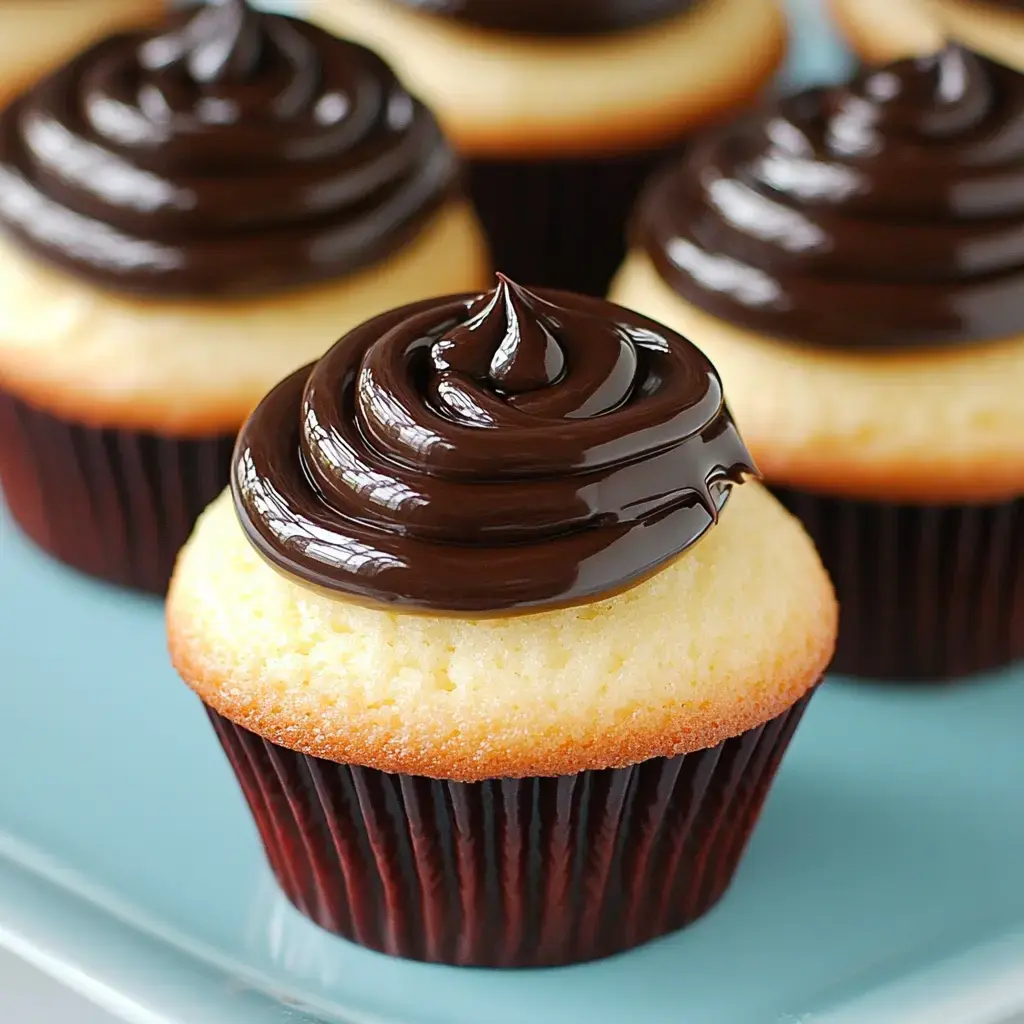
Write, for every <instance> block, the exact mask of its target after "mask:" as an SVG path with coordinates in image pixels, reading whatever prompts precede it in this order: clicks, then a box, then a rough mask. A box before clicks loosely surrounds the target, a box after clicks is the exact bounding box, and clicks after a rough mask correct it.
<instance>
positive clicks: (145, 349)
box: [0, 0, 486, 591]
mask: <svg viewBox="0 0 1024 1024" xmlns="http://www.w3.org/2000/svg"><path fill="white" fill-rule="evenodd" d="M0 231H2V233H0V308H2V309H3V318H2V321H0V481H2V483H3V488H4V493H5V496H6V499H7V502H8V504H9V505H10V508H11V511H12V512H13V514H14V516H15V518H16V519H17V520H18V521H19V522H20V524H21V525H22V527H23V528H24V529H25V531H26V532H27V533H28V534H29V535H30V536H31V537H33V538H34V539H35V540H36V541H38V542H39V543H40V544H41V545H42V546H43V547H45V548H47V549H48V550H49V551H51V552H52V553H54V554H55V555H57V556H58V557H59V558H61V559H63V560H64V561H66V562H68V563H70V564H72V565H74V566H77V567H78V568H80V569H83V570H85V571H87V572H90V573H94V574H96V575H99V576H103V577H105V578H107V579H111V580H115V581H117V582H120V583H125V584H129V585H132V586H137V587H141V588H144V589H147V590H153V591H162V590H163V588H164V587H165V586H166V582H167V579H168V577H169V574H170V570H171V566H172V564H173V558H174V555H175V553H176V551H177V549H178V548H179V547H180V545H181V544H182V543H183V542H184V540H185V538H186V537H187V536H188V533H189V530H190V528H191V525H192V523H193V522H194V519H195V516H196V515H198V513H199V512H200V511H201V509H202V508H203V507H204V506H205V505H206V504H207V503H208V502H209V501H210V500H211V499H212V498H213V497H214V495H215V494H217V493H218V492H219V491H220V490H221V489H222V488H223V486H224V485H225V483H226V481H227V468H228V460H229V456H230V451H231V446H232V443H233V440H234V435H235V433H236V431H237V428H238V426H239V425H240V424H241V422H242V420H243V418H244V417H245V415H246V413H247V412H248V411H249V410H250V409H251V408H252V406H253V405H254V404H255V403H256V402H257V401H258V400H259V398H260V397H261V396H262V395H263V394H264V393H265V392H266V390H267V389H268V388H269V387H270V386H271V385H272V384H273V383H274V382H275V381H277V380H279V379H280V378H281V377H282V376H283V375H284V374H286V373H288V372H289V371H290V370H293V369H294V368H295V367H296V366H299V365H302V363H303V362H306V361H308V360H309V359H311V358H314V357H315V356H316V355H318V354H319V353H321V352H322V351H323V350H324V349H326V348H327V347H328V345H330V344H331V343H332V342H333V341H334V340H335V339H336V337H337V333H338V331H339V330H345V329H346V328H347V327H349V326H352V325H354V324H356V323H359V322H360V321H362V320H364V319H365V318H366V317H368V316H371V315H373V314H375V313H377V312H380V311H381V310H382V309H385V308H389V307H391V306H393V305H395V304H396V303H398V302H404V301H407V300H409V299H413V298H417V297H421V296H423V295H427V294H433V293H436V292H437V291H438V290H441V289H446V290H451V289H452V288H466V287H472V286H474V285H476V284H478V283H479V282H480V281H481V280H482V279H483V275H484V274H485V272H486V269H485V250H484V246H483V243H482V240H481V234H480V232H479V230H478V227H477V224H476V220H475V217H474V215H473V214H472V212H471V210H470V209H469V207H468V205H467V203H466V202H465V201H464V200H463V199H462V198H461V197H460V194H459V191H458V185H457V173H456V165H455V161H454V158H453V156H452V154H451V152H450V150H449V148H448V147H447V145H446V143H445V142H444V139H443V138H442V136H441V133H440V130H439V129H438V127H437V125H436V123H435V121H434V119H433V118H432V117H431V115H430V114H429V113H428V112H427V110H426V109H425V108H424V107H423V106H422V105H420V104H419V103H418V102H417V101H416V100H414V99H413V98H412V97H410V95H409V94H408V93H407V92H406V91H405V90H404V89H403V88H402V87H401V86H400V85H399V84H398V83H397V81H396V80H395V78H394V76H393V75H392V73H391V72H390V70H389V69H388V68H387V66H386V65H385V64H384V63H383V62H382V61H381V60H380V59H379V58H377V57H376V56H375V55H373V54H372V53H370V52H369V51H367V50H365V49H363V48H362V47H360V46H357V45H355V44H351V43H347V42H342V41H340V40H337V39H335V38H333V37H332V36H330V35H328V34H327V33H325V32H323V31H322V30H321V29H317V28H314V27H312V26H309V25H306V24H304V23H302V22H299V21H295V20H292V19H289V18H283V17H278V16H271V15H264V14H259V13H256V12H255V11H253V10H251V9H250V8H248V7H247V6H246V5H245V4H244V3H242V2H240V0H231V2H225V3H221V4H217V5H214V6H211V7H208V8H206V9H203V10H200V11H199V12H198V13H195V12H193V13H182V14H178V15H174V16H172V17H171V19H170V21H169V23H168V24H166V25H164V26H163V27H162V28H161V29H160V30H159V31H157V32H153V33H135V34H125V35H115V36H112V37H110V38H109V39H107V40H105V41H103V42H101V43H99V44H97V45H96V46H95V47H93V48H91V49H89V50H87V51H85V52H84V53H83V54H82V55H80V56H79V57H77V58H75V59H74V60H73V61H72V62H71V63H69V64H68V65H67V66H65V67H64V68H62V69H61V70H59V71H57V72H56V73H54V74H53V75H52V76H50V77H48V78H46V79H44V80H43V81H41V82H40V83H39V84H38V85H36V86H35V87H34V88H32V89H31V90H30V91H28V92H27V93H25V94H24V95H23V96H21V97H20V98H18V99H17V100H16V101H15V102H14V103H13V104H12V105H11V106H10V107H9V108H8V109H7V110H6V112H5V113H4V114H3V115H2V117H0Z"/></svg>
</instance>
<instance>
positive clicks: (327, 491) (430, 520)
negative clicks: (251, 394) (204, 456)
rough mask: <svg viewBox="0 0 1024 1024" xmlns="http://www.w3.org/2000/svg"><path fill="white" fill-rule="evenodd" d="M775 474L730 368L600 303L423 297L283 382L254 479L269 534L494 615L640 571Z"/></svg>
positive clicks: (254, 423) (308, 564) (361, 578)
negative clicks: (742, 484) (739, 403)
mask: <svg viewBox="0 0 1024 1024" xmlns="http://www.w3.org/2000/svg"><path fill="white" fill-rule="evenodd" d="M751 472H753V463H752V461H751V458H750V456H749V454H748V453H747V450H746V448H745V447H744V445H743V442H742V441H741V440H740V438H739V435H738V434H737V432H736V428H735V426H734V425H733V422H732V419H731V417H730V415H729V411H728V409H727V408H726V406H725V403H724V400H723V397H722V387H721V383H720V381H719V379H718V376H717V374H716V373H715V370H714V368H713V367H712V366H711V364H710V363H709V362H708V360H707V359H706V358H705V357H704V356H703V355H702V354H701V353H700V352H699V351H698V350H697V349H696V348H695V347H694V346H693V345H691V344H690V343H689V342H688V341H686V340H685V339H684V338H681V337H680V336H679V335H677V334H674V333H673V332H671V331H669V330H667V329H666V328H664V327H661V326H660V325H659V324H656V323H654V322H653V321H651V320H647V319H645V318H644V317H641V316H638V315H637V314H635V313H631V312H629V311H627V310H625V309H622V308H621V307H619V306H614V305H612V304H610V303H607V302H604V301H603V300H600V299H591V298H584V297H582V296H576V295H571V294H569V293H565V292H553V291H543V292H537V293H533V292H528V291H526V290H525V289H523V288H520V287H518V286H516V285H515V284H512V283H511V282H510V281H508V280H506V279H504V278H501V279H500V280H499V283H498V285H497V287H496V288H495V289H494V291H492V292H490V293H487V294H484V295H477V296H450V297H446V298H440V299H432V300H427V301H424V302H418V303H414V304H413V305H410V306H405V307H404V308H401V309H398V310H395V311H393V312H391V313H386V314H384V315H383V316H379V317H377V318H376V319H374V320H370V321H368V322H367V323H365V324H363V325H362V326H361V327H358V328H356V329H355V330H354V331H352V332H350V333H349V334H348V335H346V336H345V337H344V338H342V339H341V341H339V342H338V343H337V344H336V345H335V346H334V347H333V348H332V349H331V350H330V351H329V352H328V353H327V354H326V355H325V356H324V357H323V358H322V359H321V360H320V361H319V362H318V363H317V364H315V365H314V366H312V367H306V368H305V369H303V370H301V371H299V372H298V373H296V374H294V375H293V376H291V377H289V378H288V379H287V380H285V381H284V382H283V383H282V384H280V385H279V386H278V387H277V388H276V389H275V390H274V391H272V392H271V393H270V395H268V396H267V398H266V399H265V400H264V401H263V403H262V404H261V405H260V406H259V407H258V408H257V409H256V411H255V412H254V413H253V414H252V416H251V418H250V419H249V421H248V422H247V424H246V425H245V426H244V428H243V430H242V433H241V435H240V437H239V439H238V444H237V447H236V449H235V461H234V467H233V474H232V487H233V491H234V497H235V504H236V507H237V510H238V514H239V517H240V519H241V522H242V525H243V527H244V529H245V531H246V533H247V534H248V536H249V539H250V540H251V542H252V543H253V544H254V545H255V547H256V548H257V550H258V551H259V552H260V553H261V554H262V555H263V556H264V557H265V558H266V559H267V560H268V561H269V562H270V563H271V564H272V565H274V566H275V567H277V568H278V569H280V570H282V571H283V572H285V573H286V574H290V575H292V576H294V577H297V578H298V579H299V580H301V581H304V582H306V583H309V584H312V585H314V586H316V587H320V588H326V589H328V590H331V591H337V592H340V593H342V594H344V595H346V596H348V597H351V598H354V599H357V600H361V601H364V602H368V603H373V604H382V605H390V606H396V607H401V608H407V609H411V610H416V609H420V610H423V611H432V612H450V613H467V614H472V615H474V616H478V615H486V614H489V613H490V614H501V613H508V612H509V611H513V610H520V611H529V610H535V609H538V608H543V607H555V606H560V605H568V604H576V603H582V602H585V601H588V600H593V599H597V598H601V597H605V596H609V595H610V594H612V593H615V592H617V591H619V590H622V589H624V588H626V587H628V586H630V585H631V584H633V583H636V582H639V581H640V580H642V579H643V578H644V577H646V576H648V575H649V574H651V573H652V572H654V571H655V570H656V569H658V568H659V567H660V566H662V565H664V564H665V563H666V562H667V561H669V560H670V559H672V558H674V557H675V556H676V555H678V554H679V553H680V552H682V551H683V550H684V549H685V548H687V547H689V546H690V545H691V544H693V543H694V542H695V541H696V540H697V539H698V538H700V537H701V536H702V535H703V534H704V533H705V531H707V530H708V528H709V527H710V526H711V525H712V524H713V523H714V522H715V520H716V519H717V516H718V512H719V510H720V509H721V507H722V506H723V505H724V504H725V502H726V499H727V497H728V494H729V488H730V485H731V484H732V483H737V482H739V481H741V480H742V478H743V476H744V474H747V473H751Z"/></svg>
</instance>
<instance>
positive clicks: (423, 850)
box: [167, 281, 836, 966]
mask: <svg viewBox="0 0 1024 1024" xmlns="http://www.w3.org/2000/svg"><path fill="white" fill-rule="evenodd" d="M749 472H750V460H749V456H748V454H747V452H746V449H745V448H744V446H743V443H742V441H741V440H740V438H739V436H738V435H737V433H736V430H735V428H734V426H733V424H732V421H731V419H730V417H729V413H728V410H727V409H726V407H725V405H724V402H723V399H722V390H721V385H720V383H719V381H718V378H717V376H716V374H715V372H714V370H713V368H712V367H711V365H710V364H709V363H708V362H707V360H706V359H705V358H704V357H703V356H702V355H701V354H700V353H699V352H698V351H697V350H696V349H695V348H694V347H693V346H691V345H690V344H688V343H687V342H686V341H685V340H684V339H682V338H680V337H678V336H676V335H674V334H673V333H672V332H669V331H666V330H664V329H663V328H662V327H661V326H660V325H658V324H656V323H654V322H652V321H649V320H647V319H645V318H643V317H640V316H637V315H635V314H631V313H629V312H628V311H626V310H622V309H619V308H617V307H614V306H611V305H610V304H608V303H605V302H603V301H602V300H598V299H584V298H582V297H578V296H572V295H568V294H566V293H557V292H546V293H539V294H531V293H528V292H526V291H524V290H522V289H519V288H517V287H516V286H514V285H511V284H510V283H508V282H507V281H502V283H501V284H499V286H498V288H497V289H496V290H495V291H494V292H493V293H491V294H490V295H484V296H480V297H478V298H474V297H449V298H444V299H437V300H432V301H431V300H428V301H426V302H422V303H418V304H415V305H412V306H408V307H405V308H402V309H399V310H397V311H395V312H393V313H389V314H385V315H384V316H381V317H378V318H377V319H375V320H372V321H370V322H368V323H367V324H365V325H363V326H361V327H359V328H357V329H356V330H354V331H352V332H350V333H349V334H348V335H347V336H346V337H344V338H343V339H342V340H341V341H339V342H338V344H337V345H335V346H334V348H332V349H331V350H330V351H329V352H328V354H327V355H326V356H324V357H323V358H322V359H321V360H320V361H319V362H318V363H317V364H316V365H315V367H312V368H307V369H305V370H302V371H300V372H299V373H296V374H294V375H293V376H292V377H290V378H288V379H287V380H285V381H284V382H283V383H282V384H281V385H279V386H278V387H277V388H275V389H274V391H272V392H271V393H270V395H269V396H268V397H267V398H266V399H265V400H264V402H263V403H262V404H261V405H260V406H259V407H258V408H257V409H256V411H255V412H254V413H253V415H252V416H251V417H250V419H249V420H248V421H247V423H246V425H245V427H244V428H243V431H242V433H241V435H240V437H239V442H238V447H237V449H236V453H235V460H234V470H233V478H232V479H233V500H232V495H230V494H225V495H224V496H223V497H222V498H219V499H218V500H217V501H216V502H215V503H214V504H213V505H212V506H211V508H210V509H209V511H208V512H206V513H205V514H204V516H203V517H202V519H201V520H200V522H199V524H198V526H197V528H196V532H195V534H194V535H193V537H192V539H191V540H190V542H189V544H188V545H187V547H186V548H185V550H184V552H183V553H182V556H181V559H180V561H179V564H178V568H177V570H176V573H175V578H174V581H173V582H172V585H171V592H170V594H169V597H168V611H167V620H168V630H169V639H170V648H171V653H172V658H173V661H174V664H175V666H176V668H177V669H178V671H179V672H180V673H181V675H182V677H183V678H184V680H185V681H186V682H187V683H188V684H189V685H190V686H191V687H192V688H193V689H194V690H195V691H196V692H197V693H198V694H199V696H200V697H201V698H202V700H203V702H204V703H205V704H206V706H207V708H208V709H209V712H210V715H211V718H212V720H213V722H214V725H215V727H216V729H217V732H218V734H219V735H220V738H221V741H222V743H223V745H224V748H225V750H226V752H227V754H228V757H229V758H230V760H231V762H232V764H233V766H234V768H235V771H236V773H237V775H238V777H239V780H240V782H241V784H242V786H243V789H244V790H245V794H246V797H247V799H248V801H249V804H250V807H251V808H252V811H253V813H254V815H255V817H256V820H257V823H258V825H259V827H260V832H261V835H262V837H263V842H264V844H265V846H266V849H267V854H268V857H269V859H270V862H271V864H272V866H273V868H274V871H275V872H276V874H277V877H278V879H279V880H280V882H281V885H282V887H283V888H284V890H285V892H286V893H287V894H288V895H289V897H290V898H291V899H292V900H293V901H294V902H295V903H296V905H297V906H298V907H299V908H300V909H301V910H302V911H304V912H305V913H306V914H308V915H309V916H310V917H312V918H313V919H314V920H316V921H318V922H319V923H320V924H321V925H323V926H324V927H326V928H329V929H331V930H333V931H335V932H338V933H340V934H342V935H344V936H346V937H348V938H350V939H353V940H355V941H357V942H360V943H362V944H364V945H367V946H370V947H373V948H375V949H379V950H383V951H385V952H388V953H392V954H397V955H401V956H406V957H413V958H417V959H423V960H431V961H441V962H450V963H458V964H480V965H496V966H513V965H518V966H522V965H544V964H558V963H566V962H571V961H577V960H587V959H592V958H595V957H600V956H605V955H608V954H610V953H614V952H616V951H618V950H621V949H625V948H628V947H630V946H633V945H636V944H638V943H640V942H643V941H645V940H647V939H650V938H653V937H654V936H657V935H660V934H662V933H664V932H666V931H669V930H672V929H674V928H678V927H680V926H682V925H683V924H685V923H686V922H688V921H691V920H693V919H694V918H695V917H697V916H699V915H700V914H701V913H703V912H704V911H705V910H706V909H707V908H708V907H709V906H711V905H712V904H713V903H714V902H715V901H716V900H717V899H718V898H719V896H721V894H722V893H723V891H724V890H725V888H726V887H727V886H728V884H729V881H730V879H731V877H732V874H733V871H734V869H735V867H736V863H737V861H738V859H739V857H740V855H741V853H742V850H743V848H744V846H745V844H746V840H747V838H748V835H749V833H750V830H751V828H752V827H753V824H754V822H755V820H756V818H757V816H758V813H759V810H760V807H761V804H762V801H763V799H764V797H765V794H766V792H767V789H768V786H769V784H770V781H771V779H772V776H773V775H774V773H775V770H776V768H777V766H778V763H779V759H780V758H781V756H782V753H783V750H784V749H785V747H786V745H787V743H788V741H789V738H790V735H791V734H792V730H793V728H794V727H795V725H796V723H797V720H798V719H799V717H800V714H801V713H802V711H803V708H804V705H805V703H806V700H807V698H808V696H809V694H810V692H811V690H812V688H813V687H814V685H815V683H816V682H817V681H818V680H819V679H820V677H821V674H822V673H823V671H824V669H825V667H826V665H827V663H828V660H829V657H830V655H831V652H832V646H833V642H834V636H835V620H836V608H835V602H834V599H833V595H832V592H831V588H830V585H829V582H828V579H827V577H826V576H825V573H824V571H823V570H822V567H821V564H820V562H819V560H818V558H817V555H816V553H815V552H814V549H813V546H812V545H811V543H810V541H809V539H808V538H807V537H806V535H805V534H804V533H803V531H802V530H801V529H800V527H799V524H798V523H797V522H796V521H795V520H794V519H792V518H791V517H790V516H788V515H787V514H786V513H785V512H784V511H783V509H782V508H781V506H779V505H778V503H777V502H776V501H775V500H774V499H772V498H771V497H770V496H769V495H768V493H767V492H766V491H765V490H764V489H763V488H762V487H760V486H759V485H758V484H756V483H745V484H743V486H738V487H734V486H733V485H735V484H738V483H739V482H740V481H741V480H742V479H743V477H744V475H745V474H747V473H749ZM638 641H639V642H638Z"/></svg>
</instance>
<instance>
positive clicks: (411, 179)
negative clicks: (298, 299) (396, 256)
mask: <svg viewBox="0 0 1024 1024" xmlns="http://www.w3.org/2000/svg"><path fill="white" fill-rule="evenodd" d="M455 176H456V167H455V161H454V157H453V156H452V154H451V152H450V150H449V149H448V147H447V145H446V144H445V142H444V139H443V138H442V136H441V133H440V130H439V128H438V126H437V124H436V122H435V121H434V119H433V117H431V115H430V114H429V113H428V111H427V110H426V109H425V108H424V107H423V106H422V105H421V104H419V103H418V102H417V101H415V100H414V99H413V98H412V97H411V96H409V94H408V93H407V92H406V91H405V90H404V89H403V88H402V86H401V85H400V84H399V82H398V81H397V79H396V78H395V76H394V74H393V73H392V72H391V70H390V69H389V68H388V67H387V65H385V64H384V62H383V61H381V60H380V59H379V58H378V57H377V56H375V55H374V54H373V53H371V52H370V51H369V50H366V49H364V48H363V47H361V46H358V45H356V44H354V43H349V42H346V41H343V40H340V39H337V38H335V37H333V36H331V35H329V34H328V33H326V32H324V31H322V30H321V29H318V28H315V27H314V26H312V25H309V24H306V23H305V22H302V21H298V20H295V19H292V18H287V17H283V16H280V15H273V14H265V13H262V12H259V11H256V10H254V9H253V8H251V7H250V6H249V5H248V4H247V3H245V2H243V0H221V2H216V3H212V4H210V5H208V6H205V7H201V8H200V9H199V10H198V11H189V12H178V13H176V14H173V15H171V16H170V17H169V18H168V20H167V22H166V24H164V25H163V26H161V28H160V29H159V30H158V31H157V32H155V33H152V32H151V33H141V32H137V33H129V34H122V35H116V36H112V37H110V38H108V39H106V40H104V41H102V42H100V43H98V44H97V45H95V46H93V47H92V48H90V49H88V50H86V51H85V52H83V53H82V54H80V55H79V56H78V57H76V58H75V59H74V60H72V61H71V63H69V64H68V65H66V66H65V67H63V68H61V69H60V70H58V71H57V72H55V73H54V74H53V75H51V76H50V77H49V78H47V79H44V80H43V81H42V82H40V83H39V84H38V85H37V86H35V87H34V88H33V89H31V90H30V91H29V92H28V93H26V94H25V95H23V96H21V97H20V98H19V99H17V100H16V101H15V102H14V103H13V104H12V105H11V106H10V107H9V108H8V109H7V110H6V111H4V112H3V113H2V114H0V227H3V228H5V229H6V230H7V231H8V232H9V233H11V234H12V235H13V236H14V237H15V238H16V239H17V240H18V241H19V242H21V243H22V244H23V245H24V246H26V247H27V248H29V249H31V250H32V251H34V252H35V253H37V254H38V255H40V256H42V257H44V258H46V259H49V260H51V261H53V262H56V263H59V264H61V265H63V266H65V267H66V268H67V269H69V270H71V271H72V272H74V273H76V274H77V275H79V276H82V277H85V278H88V279H90V280H92V281H94V282H95V283H97V284H99V285H102V286H106V287H110V288H112V289H116V290H127V291H136V292H142V293H152V294H161V295H170V296H175V295H183V296H191V295H198V296H201V295H206V294H238V293H252V292H263V291H266V290H268V289H274V288H282V287H289V286H293V285H301V284H307V283H312V282H314V281H318V280H322V279H325V278H331V277H336V276H342V275H344V274H347V273H350V272H352V271H353V270H356V269H359V268H361V267H364V266H366V265H368V264H371V263H374V262H376V261H378V260H380V259H383V258H384V257H386V256H387V255H388V254H390V253H391V252H392V251H393V250H394V249H396V248H398V247H399V246H400V245H401V244H402V243H403V242H404V241H405V240H406V239H407V238H408V237H409V235H410V234H412V233H414V232H415V231H416V230H417V229H418V227H419V226H420V225H421V224H422V222H423V220H424V219H425V218H426V217H427V216H428V215H430V214H431V213H433V211H434V210H435V209H436V207H437V206H438V205H439V204H440V203H441V202H442V201H443V200H444V199H445V198H446V197H447V196H448V195H449V194H450V193H451V190H452V188H453V187H454V181H455Z"/></svg>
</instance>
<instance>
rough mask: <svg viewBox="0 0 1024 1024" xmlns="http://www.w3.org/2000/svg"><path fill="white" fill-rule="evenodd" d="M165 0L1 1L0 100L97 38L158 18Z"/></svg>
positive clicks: (2, 101)
mask: <svg viewBox="0 0 1024 1024" xmlns="http://www.w3.org/2000/svg"><path fill="white" fill-rule="evenodd" d="M163 9H164V4H163V0H3V3H0V104H2V103H5V102H6V101H7V100H8V99H10V98H11V97H12V96H14V95H15V94H16V93H17V92H19V91H20V90H21V89H22V88H24V87H25V86H27V85H30V84H31V83H32V82H34V81H35V80H36V79H38V78H39V77H40V76H41V75H42V74H44V73H45V72H47V71H50V70H51V69H52V68H55V67H56V66H57V65H58V64H60V63H61V62H62V61H64V60H66V59H67V58H68V57H70V56H72V55H73V54H74V53H76V52H77V51H78V50H80V49H82V48H83V47H85V46H87V45H88V44H89V43H91V42H93V41H94V40H96V39H99V38H100V37H102V36H104V35H106V34H108V33H110V32H115V31H117V30H120V29H127V28H132V27H138V26H140V25H145V24H147V23H149V22H153V21H156V20H157V19H158V18H159V17H160V15H161V14H162V13H163Z"/></svg>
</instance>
